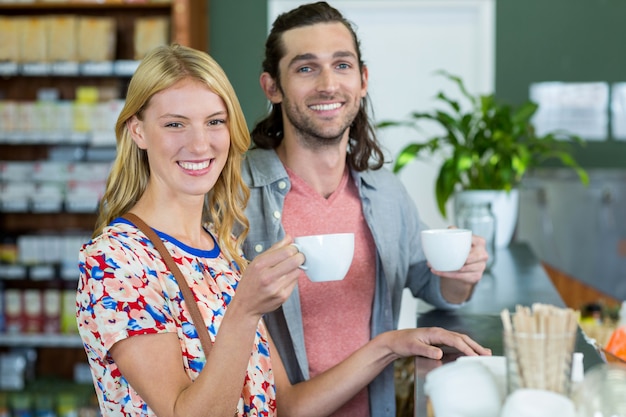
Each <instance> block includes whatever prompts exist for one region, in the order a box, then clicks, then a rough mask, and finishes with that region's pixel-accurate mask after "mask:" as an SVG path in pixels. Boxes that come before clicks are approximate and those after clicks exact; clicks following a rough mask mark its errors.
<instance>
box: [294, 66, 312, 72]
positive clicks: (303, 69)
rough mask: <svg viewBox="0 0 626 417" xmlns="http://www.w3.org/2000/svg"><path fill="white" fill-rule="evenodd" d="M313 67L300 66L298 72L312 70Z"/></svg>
mask: <svg viewBox="0 0 626 417" xmlns="http://www.w3.org/2000/svg"><path fill="white" fill-rule="evenodd" d="M311 71H313V69H312V68H311V67H300V68H298V72H311Z"/></svg>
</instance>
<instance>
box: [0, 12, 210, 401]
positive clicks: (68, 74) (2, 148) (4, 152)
mask: <svg viewBox="0 0 626 417" xmlns="http://www.w3.org/2000/svg"><path fill="white" fill-rule="evenodd" d="M62 15H77V16H104V17H109V18H113V19H114V21H115V27H116V33H115V35H116V47H115V58H114V59H113V60H112V61H106V62H97V63H96V62H9V61H2V60H1V58H0V100H5V101H12V102H17V103H22V102H34V101H36V100H37V99H38V92H39V91H41V89H54V90H55V91H56V92H58V97H59V98H60V99H61V100H67V101H72V100H76V99H77V91H78V89H79V87H82V86H87V87H95V88H97V89H100V90H107V91H114V92H116V95H117V97H118V100H119V99H123V98H124V96H125V95H126V88H127V85H128V81H129V80H130V77H131V76H132V73H133V72H134V70H135V68H136V66H137V65H138V62H139V61H137V60H135V59H134V58H135V57H134V55H133V54H134V47H133V31H134V23H135V20H136V19H139V18H144V17H152V16H154V17H166V18H169V23H170V25H169V28H170V34H169V35H170V41H171V42H177V43H180V44H183V45H187V46H191V47H193V48H196V49H200V50H205V51H206V50H208V48H207V45H208V24H207V22H208V0H198V1H193V0H171V1H154V2H147V3H121V2H119V3H118V2H111V3H99V2H98V3H96V2H93V3H89V2H34V3H17V2H16V3H8V4H7V3H0V17H23V16H26V17H28V16H62ZM112 130H113V125H111V132H112ZM97 134H99V133H94V132H78V131H75V130H73V129H71V128H68V129H65V130H64V131H63V132H62V133H59V132H45V131H34V132H25V131H15V130H14V131H6V130H5V131H3V129H2V119H0V164H1V163H2V162H4V161H11V162H24V163H29V162H41V161H50V160H52V159H55V160H58V159H59V155H63V156H62V158H61V159H63V158H68V159H66V161H69V162H72V163H74V162H75V163H92V162H93V161H98V162H103V161H105V162H106V161H107V158H108V160H111V159H112V158H113V156H114V154H115V147H114V140H113V139H114V138H108V137H107V138H105V139H106V140H100V139H98V138H94V136H96V135H97ZM100 142H102V143H100ZM2 181H3V179H2V175H1V172H0V186H2ZM95 220H96V213H95V210H92V211H89V210H83V211H81V210H78V211H76V210H71V209H68V207H67V204H64V205H63V206H61V208H60V209H59V210H56V211H38V210H36V209H33V207H32V204H31V206H30V207H29V208H28V209H26V210H21V211H20V210H18V211H16V210H3V209H2V204H1V200H0V300H2V298H4V290H3V288H4V289H7V288H8V289H18V290H23V289H24V290H25V289H35V290H40V291H44V290H45V289H46V288H47V287H48V286H50V285H52V286H54V287H55V288H62V289H63V288H64V289H66V290H67V289H69V291H71V290H72V288H76V287H75V285H76V281H73V280H68V278H67V276H62V275H63V274H64V273H63V272H61V271H63V267H62V266H61V265H55V266H54V268H53V270H54V276H53V277H52V279H51V280H33V279H32V277H31V276H30V275H31V272H32V268H34V267H33V265H14V264H13V263H7V261H6V258H7V251H8V252H11V251H12V250H13V248H8V249H7V246H12V245H13V244H14V243H15V238H16V237H17V238H19V237H22V236H24V235H29V236H30V235H35V236H37V235H47V234H52V235H59V236H63V237H65V236H66V235H70V236H71V235H72V234H82V235H85V236H89V235H90V234H91V231H92V229H93V226H94V224H95ZM7 266H16V267H17V268H13V269H11V268H10V267H9V268H8V267H7ZM21 266H23V267H24V270H25V271H27V272H26V273H25V274H24V275H23V276H17V277H16V276H10V275H11V272H6V271H11V270H13V271H15V270H18V271H19V270H20V267H21ZM3 271H5V272H3ZM3 274H4V276H3ZM18 275H19V274H18ZM65 275H67V274H65ZM77 278H78V276H77V275H76V279H77ZM5 301H6V300H5ZM5 304H6V302H4V303H2V302H0V311H2V310H3V309H4V307H5ZM2 322H3V320H2V317H0V329H1V328H2ZM23 349H35V350H36V351H37V353H38V355H37V357H38V359H37V366H36V369H37V370H38V374H41V375H42V376H43V377H49V376H51V375H53V376H59V377H62V378H72V369H73V367H74V366H75V365H76V364H77V363H80V362H86V357H85V355H84V351H83V348H82V342H81V340H80V337H79V336H78V335H77V334H75V333H72V332H69V333H66V334H63V333H30V332H29V333H24V332H21V333H20V332H18V333H16V332H0V355H2V354H3V353H9V352H14V351H16V350H23ZM38 376H39V375H38ZM0 391H2V387H0Z"/></svg>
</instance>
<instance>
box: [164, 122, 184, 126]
mask: <svg viewBox="0 0 626 417" xmlns="http://www.w3.org/2000/svg"><path fill="white" fill-rule="evenodd" d="M182 125H183V124H182V123H179V122H170V123H167V124H166V125H165V127H182Z"/></svg>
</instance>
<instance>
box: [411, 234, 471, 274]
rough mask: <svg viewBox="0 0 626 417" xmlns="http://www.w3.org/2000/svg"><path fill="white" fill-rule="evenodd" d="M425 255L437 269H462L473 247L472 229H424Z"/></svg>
mask: <svg viewBox="0 0 626 417" xmlns="http://www.w3.org/2000/svg"><path fill="white" fill-rule="evenodd" d="M421 237H422V247H423V248H424V255H426V259H427V260H428V262H430V265H431V266H432V267H433V269H435V270H437V271H442V272H444V271H458V270H459V269H461V267H462V266H463V264H464V263H465V261H466V260H467V256H468V255H469V252H470V249H471V247H472V231H471V230H468V229H429V230H422V232H421Z"/></svg>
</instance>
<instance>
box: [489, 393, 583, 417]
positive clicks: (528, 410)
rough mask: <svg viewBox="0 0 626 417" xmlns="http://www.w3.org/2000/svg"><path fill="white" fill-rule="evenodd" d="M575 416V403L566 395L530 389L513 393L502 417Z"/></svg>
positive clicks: (506, 403) (504, 407) (503, 410)
mask: <svg viewBox="0 0 626 417" xmlns="http://www.w3.org/2000/svg"><path fill="white" fill-rule="evenodd" d="M575 415H576V409H575V407H574V403H573V402H572V400H570V399H569V398H568V397H566V396H565V395H563V394H558V393H556V392H552V391H547V390H540V389H530V388H521V389H518V390H515V391H513V393H511V394H510V395H509V396H508V397H507V399H506V401H505V402H504V406H503V407H502V414H501V416H502V417H554V416H559V417H574V416H575ZM589 415H591V414H589Z"/></svg>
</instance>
